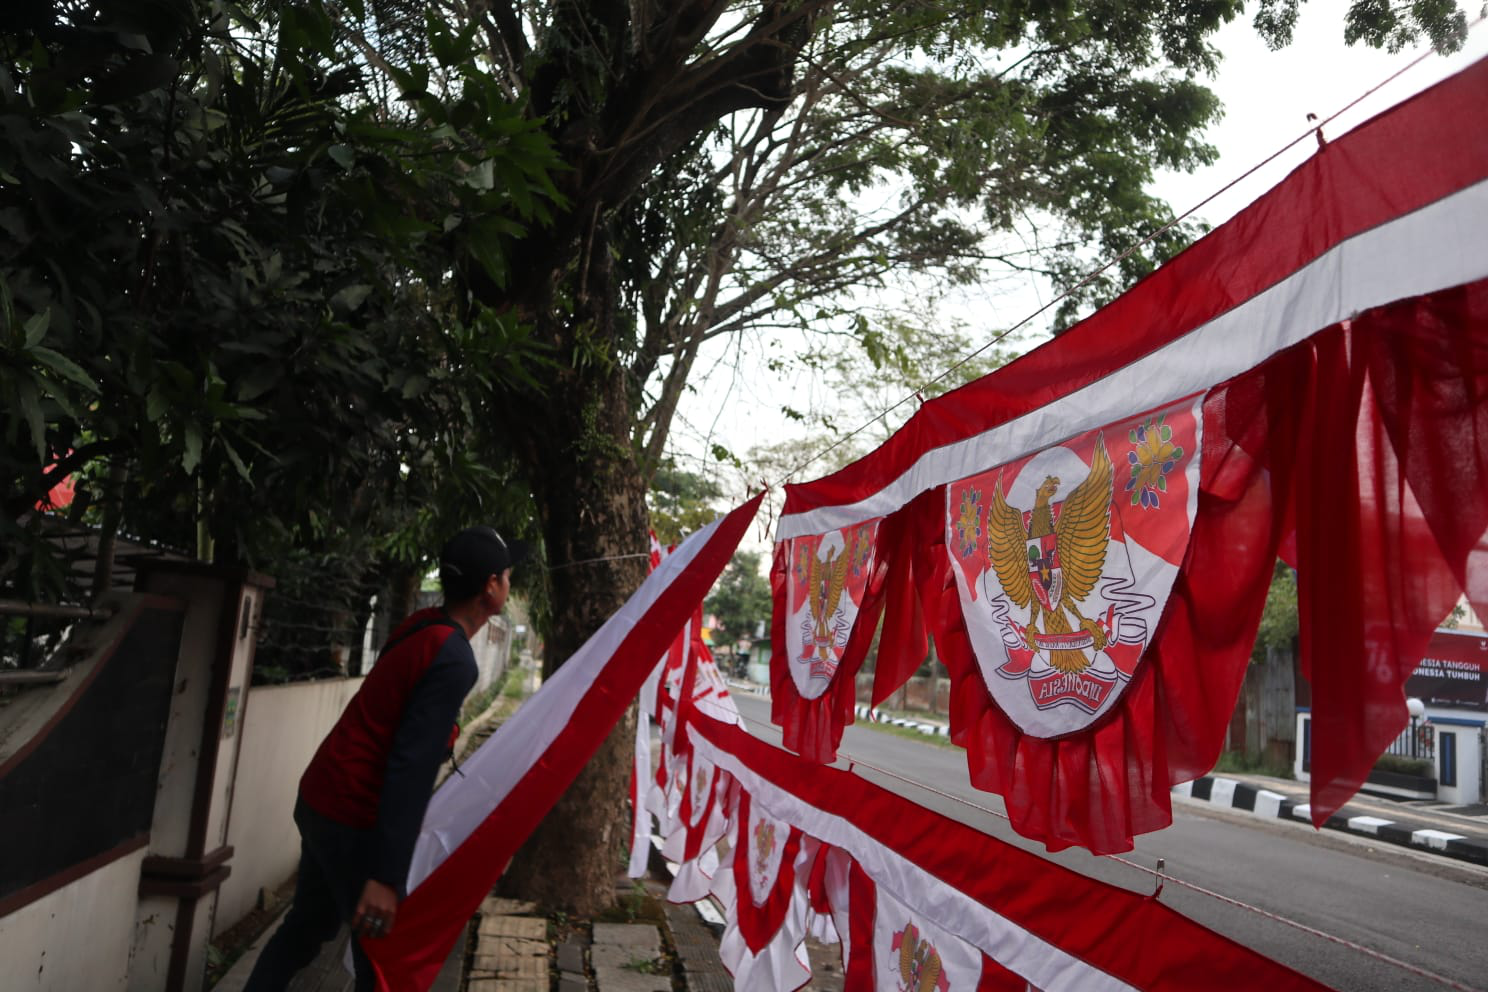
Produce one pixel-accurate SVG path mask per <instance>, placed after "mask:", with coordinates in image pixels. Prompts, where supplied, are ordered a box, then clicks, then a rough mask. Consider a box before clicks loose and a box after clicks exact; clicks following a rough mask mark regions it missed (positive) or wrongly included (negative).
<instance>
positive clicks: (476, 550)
mask: <svg viewBox="0 0 1488 992" xmlns="http://www.w3.org/2000/svg"><path fill="white" fill-rule="evenodd" d="M527 550H528V549H527V545H526V544H524V543H523V542H521V541H507V540H505V539H504V538H503V537H502V536H501V535H500V534H498V533H496V531H495V530H494V529H493V528H491V527H467V528H465V529H464V530H462V531H460V533H458V534H456V535H455V536H454V537H452V538H450V539H449V540H448V541H446V542H445V544H444V548H443V549H442V550H441V551H440V552H439V584H440V585H442V586H444V591H445V594H446V595H447V596H450V597H452V598H455V599H463V598H465V597H467V596H474V595H475V594H476V593H478V592H480V590H481V587H483V586H484V585H485V584H486V580H487V579H488V578H490V577H491V576H493V575H500V574H501V573H502V572H504V571H506V570H507V569H508V568H511V567H512V566H513V565H516V564H517V563H518V562H521V561H523V560H524V559H526V557H527Z"/></svg>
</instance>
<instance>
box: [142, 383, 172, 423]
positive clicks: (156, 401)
mask: <svg viewBox="0 0 1488 992" xmlns="http://www.w3.org/2000/svg"><path fill="white" fill-rule="evenodd" d="M169 408H170V403H169V401H168V400H166V398H165V394H164V393H162V392H161V391H160V387H159V386H151V387H150V392H149V393H147V394H146V395H145V419H147V420H148V421H149V422H150V423H152V424H158V423H160V421H161V420H162V419H164V417H165V411H166V410H168V409H169Z"/></svg>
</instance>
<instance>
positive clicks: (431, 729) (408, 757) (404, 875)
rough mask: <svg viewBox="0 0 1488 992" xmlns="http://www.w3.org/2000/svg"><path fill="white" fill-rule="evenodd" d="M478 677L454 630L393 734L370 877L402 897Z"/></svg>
mask: <svg viewBox="0 0 1488 992" xmlns="http://www.w3.org/2000/svg"><path fill="white" fill-rule="evenodd" d="M476 675H477V671H476V665H475V656H474V655H473V654H472V653H471V650H470V644H469V643H468V642H467V641H466V640H465V638H464V637H463V636H462V635H461V634H459V633H458V632H453V631H452V632H451V633H450V635H449V637H447V638H445V641H444V644H443V645H441V646H440V648H439V653H438V654H436V655H435V656H434V660H433V661H432V662H430V663H429V667H428V668H427V669H426V670H425V671H424V674H423V675H422V676H421V677H420V678H419V680H418V682H416V683H415V684H414V687H413V690H412V691H411V692H410V693H409V695H408V702H407V704H406V705H405V706H404V708H403V717H402V719H401V720H400V721H399V723H398V730H397V732H396V733H395V734H394V736H393V746H392V750H391V751H390V752H389V754H388V763H387V772H386V775H385V777H384V778H383V786H382V796H381V798H380V799H379V801H378V807H377V828H376V840H375V846H374V849H373V851H374V853H373V862H372V866H371V877H372V878H375V879H377V881H379V882H382V883H383V884H385V885H388V886H391V887H392V888H393V889H395V890H397V892H398V895H399V897H400V898H401V897H402V896H403V895H404V894H405V893H404V887H405V886H406V885H407V884H408V864H409V862H410V861H411V860H412V859H413V847H414V844H415V842H417V840H418V833H419V827H420V826H421V825H422V824H423V821H424V810H425V809H426V808H427V807H428V805H429V797H430V794H431V793H432V792H433V790H434V778H435V776H436V775H437V774H438V773H439V765H440V763H441V762H442V761H443V760H444V758H445V755H446V754H448V749H449V739H450V729H451V728H452V727H453V726H454V723H455V721H456V719H458V718H459V715H460V705H461V703H463V702H464V700H465V696H466V694H467V693H469V692H470V688H471V686H473V685H475V679H476Z"/></svg>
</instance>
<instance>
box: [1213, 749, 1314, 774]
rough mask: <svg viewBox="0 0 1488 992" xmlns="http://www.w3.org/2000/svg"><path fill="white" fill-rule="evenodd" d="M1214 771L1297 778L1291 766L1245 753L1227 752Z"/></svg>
mask: <svg viewBox="0 0 1488 992" xmlns="http://www.w3.org/2000/svg"><path fill="white" fill-rule="evenodd" d="M1214 770H1215V771H1217V772H1237V773H1240V774H1251V775H1267V776H1270V777H1271V778H1296V777H1297V776H1296V775H1294V774H1293V773H1292V766H1291V765H1282V764H1278V763H1276V762H1274V761H1268V760H1267V759H1266V758H1264V757H1262V756H1260V755H1249V754H1246V753H1245V752H1244V751H1226V752H1225V753H1224V754H1221V755H1220V756H1219V761H1218V762H1216V763H1215V765H1214Z"/></svg>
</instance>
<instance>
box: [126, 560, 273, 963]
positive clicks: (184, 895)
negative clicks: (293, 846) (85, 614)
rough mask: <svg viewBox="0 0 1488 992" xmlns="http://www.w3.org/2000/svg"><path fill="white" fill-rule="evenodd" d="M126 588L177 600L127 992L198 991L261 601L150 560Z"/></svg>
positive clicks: (251, 589)
mask: <svg viewBox="0 0 1488 992" xmlns="http://www.w3.org/2000/svg"><path fill="white" fill-rule="evenodd" d="M136 587H137V588H138V589H139V590H141V591H148V592H153V593H159V594H162V595H168V596H173V597H176V598H178V599H180V600H182V601H184V602H185V603H186V604H187V606H186V617H185V624H184V629H183V631H182V636H181V652H180V656H179V658H178V660H177V663H176V680H175V692H174V696H173V697H172V701H171V712H170V722H169V725H168V727H167V730H166V738H165V753H164V756H163V758H162V760H161V763H160V780H159V791H158V793H157V796H156V802H155V817H154V821H153V823H152V824H151V827H150V847H149V853H148V855H147V856H146V858H145V860H144V864H143V866H142V869H141V873H140V883H139V906H138V909H137V911H136V915H135V933H134V946H133V950H132V953H131V955H130V966H129V986H128V987H129V989H130V992H156V990H161V989H163V990H165V992H199V990H200V989H201V988H202V985H203V981H204V977H205V974H206V962H207V941H208V938H209V937H210V936H211V933H212V919H213V916H214V914H215V912H216V906H217V889H218V887H219V886H220V885H221V884H222V882H223V880H224V879H226V878H227V876H228V874H229V873H230V872H231V871H232V866H231V864H230V862H231V859H232V848H231V847H230V846H228V844H227V829H228V820H229V815H230V813H231V811H232V790H233V778H234V775H235V772H236V768H237V761H238V746H239V742H240V741H241V739H242V735H241V734H240V733H239V730H240V728H241V726H242V720H243V709H244V707H245V706H246V704H247V701H248V685H249V681H250V680H251V678H252V674H253V651H254V646H255V645H256V643H257V639H258V638H257V630H258V621H259V618H260V617H261V616H262V610H263V599H264V594H265V592H266V591H267V590H268V589H270V588H272V587H273V580H271V579H268V578H266V577H264V576H261V575H256V574H254V573H252V572H248V571H246V570H243V569H227V568H221V567H217V566H210V565H203V564H199V563H195V562H168V561H154V562H147V563H143V564H141V565H140V566H139V569H138V578H137V580H136Z"/></svg>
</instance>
